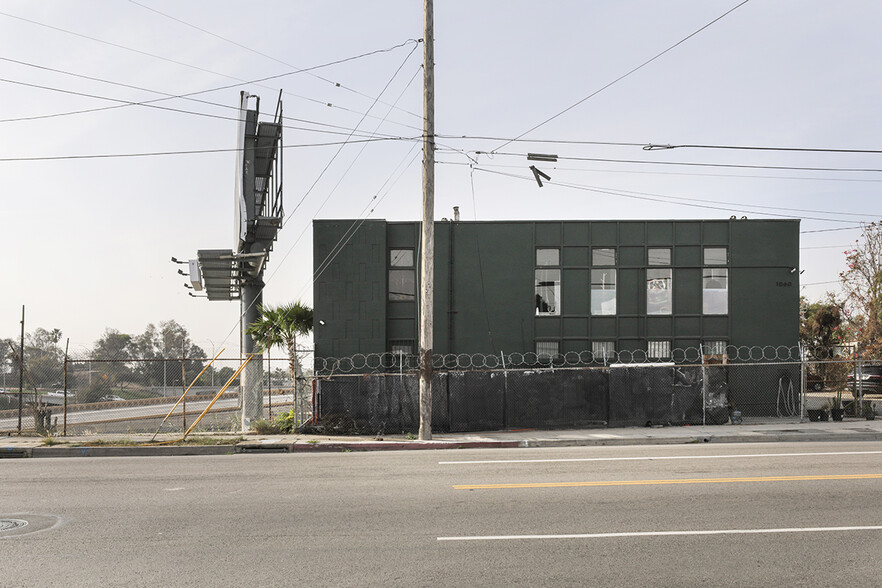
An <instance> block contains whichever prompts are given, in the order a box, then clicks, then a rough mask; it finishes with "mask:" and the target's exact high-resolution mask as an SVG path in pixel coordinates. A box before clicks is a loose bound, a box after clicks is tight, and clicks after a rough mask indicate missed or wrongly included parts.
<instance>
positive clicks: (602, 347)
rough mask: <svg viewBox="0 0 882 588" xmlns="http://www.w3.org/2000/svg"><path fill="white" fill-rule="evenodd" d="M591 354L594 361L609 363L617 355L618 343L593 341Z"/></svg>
mask: <svg viewBox="0 0 882 588" xmlns="http://www.w3.org/2000/svg"><path fill="white" fill-rule="evenodd" d="M591 354H592V355H593V356H594V361H598V362H603V363H609V362H610V361H612V360H613V359H614V358H615V356H616V344H615V342H613V341H592V342H591Z"/></svg>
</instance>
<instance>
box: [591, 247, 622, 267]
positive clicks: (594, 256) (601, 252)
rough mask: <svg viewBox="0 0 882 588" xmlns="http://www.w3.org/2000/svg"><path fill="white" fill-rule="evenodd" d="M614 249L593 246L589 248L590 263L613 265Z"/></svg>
mask: <svg viewBox="0 0 882 588" xmlns="http://www.w3.org/2000/svg"><path fill="white" fill-rule="evenodd" d="M615 264H616V250H615V249H612V248H607V247H595V248H594V249H592V250H591V265H615Z"/></svg>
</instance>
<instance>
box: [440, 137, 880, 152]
mask: <svg viewBox="0 0 882 588" xmlns="http://www.w3.org/2000/svg"><path fill="white" fill-rule="evenodd" d="M436 137H438V138H440V139H447V140H465V141H506V142H507V143H516V142H520V143H534V144H549V145H600V146H606V147H641V148H643V150H644V151H659V150H666V149H680V148H691V149H735V150H745V151H793V152H809V153H864V154H879V153H882V150H880V149H839V148H831V147H773V146H756V145H710V144H709V145H704V144H682V145H659V144H654V143H647V142H636V141H578V140H573V139H510V138H506V137H493V136H486V135H446V134H438V135H436ZM494 153H496V152H495V151H494Z"/></svg>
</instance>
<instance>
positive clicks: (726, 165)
mask: <svg viewBox="0 0 882 588" xmlns="http://www.w3.org/2000/svg"><path fill="white" fill-rule="evenodd" d="M474 153H476V154H478V155H492V156H497V155H504V156H511V157H527V154H526V153H510V152H504V153H500V152H498V151H491V152H486V151H475V152H474ZM558 160H564V161H595V162H602V163H629V164H638V165H640V164H642V165H673V166H692V167H722V168H733V169H780V170H789V171H827V172H865V173H882V169H880V168H852V167H845V168H843V167H800V166H787V165H745V164H733V163H695V162H685V161H648V160H645V159H608V158H602V157H567V156H558Z"/></svg>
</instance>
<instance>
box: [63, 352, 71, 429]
mask: <svg viewBox="0 0 882 588" xmlns="http://www.w3.org/2000/svg"><path fill="white" fill-rule="evenodd" d="M68 347H70V338H68V339H67V341H66V342H65V344H64V422H63V423H62V425H61V434H62V435H63V436H64V437H67V360H68V356H67V349H68Z"/></svg>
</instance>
